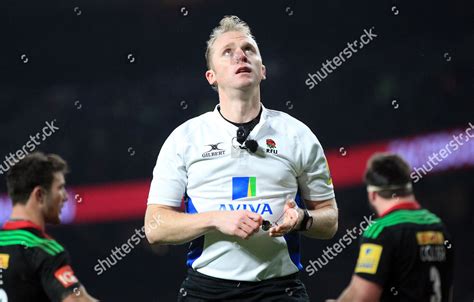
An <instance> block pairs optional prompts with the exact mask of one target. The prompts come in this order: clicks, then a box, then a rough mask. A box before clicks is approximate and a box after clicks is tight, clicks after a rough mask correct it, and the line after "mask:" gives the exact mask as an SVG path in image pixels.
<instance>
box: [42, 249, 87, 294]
mask: <svg viewBox="0 0 474 302" xmlns="http://www.w3.org/2000/svg"><path fill="white" fill-rule="evenodd" d="M39 271H40V274H41V283H42V285H43V288H44V291H45V292H46V294H47V295H48V297H49V298H50V300H51V301H62V300H63V299H64V298H66V297H67V296H68V295H70V294H72V293H74V292H75V291H77V290H78V289H79V287H80V286H81V284H80V283H79V280H78V279H77V278H76V276H75V274H74V271H73V270H72V268H71V265H70V262H69V257H68V255H67V253H66V252H65V251H63V252H61V253H59V254H56V255H54V256H51V255H48V256H47V257H44V258H43V260H42V261H41V263H40V267H39Z"/></svg>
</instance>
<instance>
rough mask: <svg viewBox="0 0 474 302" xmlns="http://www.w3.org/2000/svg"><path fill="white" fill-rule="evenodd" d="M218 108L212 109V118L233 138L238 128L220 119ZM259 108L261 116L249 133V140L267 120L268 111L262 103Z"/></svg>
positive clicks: (217, 106)
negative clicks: (260, 108)
mask: <svg viewBox="0 0 474 302" xmlns="http://www.w3.org/2000/svg"><path fill="white" fill-rule="evenodd" d="M219 106H220V105H219V104H217V105H216V107H215V108H214V111H213V114H214V117H215V118H216V119H217V120H218V122H219V123H220V124H221V126H222V127H223V129H225V130H226V131H227V132H228V133H229V134H230V135H232V136H235V134H236V131H237V128H238V127H237V126H235V125H234V124H232V123H229V122H228V121H226V120H225V119H224V118H223V117H222V115H221V114H220V113H219V109H218V108H219ZM260 106H262V115H261V116H260V121H259V122H258V124H257V125H256V126H255V127H254V128H253V130H252V131H251V133H250V135H249V137H250V138H252V137H255V134H256V133H257V132H258V131H259V130H260V128H261V127H262V125H263V124H264V123H265V121H266V120H267V118H268V109H267V108H265V106H263V104H262V103H260Z"/></svg>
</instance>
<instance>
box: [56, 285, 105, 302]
mask: <svg viewBox="0 0 474 302" xmlns="http://www.w3.org/2000/svg"><path fill="white" fill-rule="evenodd" d="M96 301H99V300H96V299H95V298H93V297H91V296H90V295H89V294H88V293H87V291H86V289H85V287H84V286H82V285H81V286H80V287H79V288H75V290H74V292H73V293H71V294H69V295H68V296H67V297H66V298H64V299H63V300H62V302H96Z"/></svg>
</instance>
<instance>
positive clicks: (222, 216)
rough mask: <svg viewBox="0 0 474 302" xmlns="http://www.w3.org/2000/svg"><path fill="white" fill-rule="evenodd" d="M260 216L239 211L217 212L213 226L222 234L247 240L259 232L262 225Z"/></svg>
mask: <svg viewBox="0 0 474 302" xmlns="http://www.w3.org/2000/svg"><path fill="white" fill-rule="evenodd" d="M262 220H263V218H262V216H260V214H257V213H254V212H250V211H245V210H240V211H222V212H217V213H216V216H215V218H214V225H215V227H216V229H217V230H218V231H220V232H221V233H223V234H226V235H231V236H237V237H240V238H242V239H248V238H249V237H250V236H252V235H253V234H255V233H257V232H258V231H259V230H260V226H261V225H262Z"/></svg>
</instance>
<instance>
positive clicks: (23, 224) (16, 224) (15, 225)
mask: <svg viewBox="0 0 474 302" xmlns="http://www.w3.org/2000/svg"><path fill="white" fill-rule="evenodd" d="M28 228H30V229H35V230H38V231H40V232H41V234H43V236H44V237H46V238H48V239H52V237H51V236H49V235H48V234H46V233H45V232H44V230H43V229H42V228H41V227H40V226H39V225H37V224H36V223H33V222H31V221H29V220H8V221H7V222H5V224H3V229H4V230H18V229H28Z"/></svg>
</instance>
